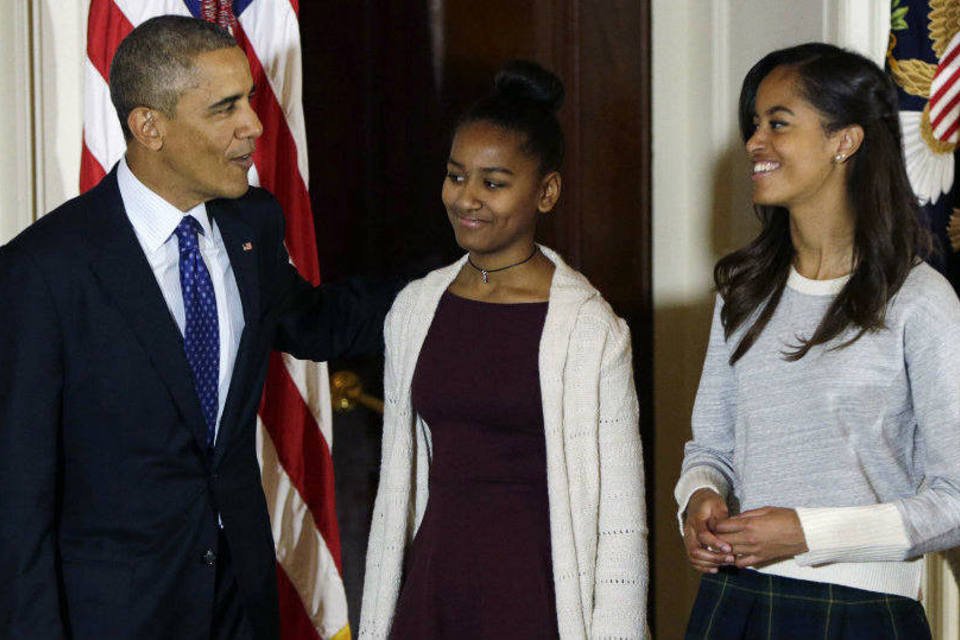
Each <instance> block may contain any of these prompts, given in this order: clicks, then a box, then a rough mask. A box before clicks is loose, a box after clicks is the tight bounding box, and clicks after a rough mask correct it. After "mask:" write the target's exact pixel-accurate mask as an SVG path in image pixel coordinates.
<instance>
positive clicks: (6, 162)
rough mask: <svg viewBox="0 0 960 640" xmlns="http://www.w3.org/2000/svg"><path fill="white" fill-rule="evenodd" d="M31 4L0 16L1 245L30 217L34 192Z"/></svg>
mask: <svg viewBox="0 0 960 640" xmlns="http://www.w3.org/2000/svg"><path fill="white" fill-rule="evenodd" d="M31 8H32V7H31V5H30V3H26V2H16V3H10V5H7V7H6V9H5V10H4V11H3V14H4V16H5V17H6V18H7V19H5V20H0V56H2V57H3V59H4V60H5V61H6V62H7V64H5V65H3V67H2V70H0V82H2V84H3V86H4V87H5V90H4V91H3V92H2V93H0V109H2V112H3V113H4V114H6V118H5V122H6V131H5V137H6V139H7V140H8V141H9V143H10V144H9V151H10V152H11V153H9V154H8V155H5V156H4V157H2V158H0V176H2V177H0V244H3V243H6V242H7V241H8V240H10V239H11V238H13V236H15V235H16V234H17V233H19V232H20V231H22V230H23V229H24V228H25V227H27V225H29V224H30V222H32V221H33V212H34V201H35V190H34V172H33V155H34V154H33V136H32V135H31V134H32V130H33V126H32V111H33V110H32V103H31V79H32V75H31V67H32V61H33V56H32V51H31Z"/></svg>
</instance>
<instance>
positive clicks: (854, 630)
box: [686, 568, 930, 640]
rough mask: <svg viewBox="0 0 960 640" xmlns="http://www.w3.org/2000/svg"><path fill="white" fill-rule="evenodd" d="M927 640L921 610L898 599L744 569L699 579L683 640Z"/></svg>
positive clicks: (928, 636)
mask: <svg viewBox="0 0 960 640" xmlns="http://www.w3.org/2000/svg"><path fill="white" fill-rule="evenodd" d="M887 638H889V639H891V640H894V639H895V640H930V626H929V624H928V623H927V617H926V615H925V614H924V612H923V607H922V606H921V605H920V603H919V602H917V601H916V600H912V599H910V598H904V597H902V596H896V595H890V594H885V593H877V592H876V591H864V590H861V589H852V588H850V587H843V586H840V585H836V584H829V583H826V582H810V581H808V580H796V579H793V578H783V577H780V576H772V575H767V574H763V573H759V572H757V571H751V570H749V569H739V570H738V569H732V568H731V569H721V570H720V571H719V572H718V573H716V574H708V575H704V576H703V577H702V578H701V580H700V591H699V592H698V593H697V600H696V602H695V603H694V605H693V612H692V613H691V615H690V622H689V623H688V625H687V634H686V639H687V640H708V639H709V640H755V639H758V640H759V639H763V640H794V639H796V640H812V639H817V640H820V639H823V640H886V639H887Z"/></svg>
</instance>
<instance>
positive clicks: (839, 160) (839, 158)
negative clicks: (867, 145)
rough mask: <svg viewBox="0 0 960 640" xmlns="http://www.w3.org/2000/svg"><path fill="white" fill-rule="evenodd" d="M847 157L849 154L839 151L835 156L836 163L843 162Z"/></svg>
mask: <svg viewBox="0 0 960 640" xmlns="http://www.w3.org/2000/svg"><path fill="white" fill-rule="evenodd" d="M846 159H847V156H845V155H843V154H842V153H838V154H837V155H835V156H833V161H834V163H836V164H841V163H842V162H843V161H844V160H846Z"/></svg>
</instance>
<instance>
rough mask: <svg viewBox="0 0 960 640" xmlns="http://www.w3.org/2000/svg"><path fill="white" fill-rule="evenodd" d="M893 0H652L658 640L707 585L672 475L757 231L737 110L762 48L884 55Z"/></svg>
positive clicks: (666, 638) (677, 628) (678, 628)
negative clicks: (720, 304) (711, 342)
mask: <svg viewBox="0 0 960 640" xmlns="http://www.w3.org/2000/svg"><path fill="white" fill-rule="evenodd" d="M887 11H889V3H888V2H885V0H870V1H868V0H849V1H842V0H836V1H820V0H792V1H791V2H777V1H771V0H653V190H654V194H653V238H654V246H653V260H654V268H653V278H654V313H655V319H654V362H655V365H654V367H655V372H654V379H655V381H654V384H655V389H654V405H655V406H654V411H655V414H656V441H655V445H654V456H655V461H656V474H657V477H656V496H655V504H656V506H657V509H656V518H655V521H654V522H653V523H652V525H653V527H654V531H655V547H654V548H653V552H654V554H655V558H656V564H657V574H656V579H655V583H654V584H653V589H652V596H653V598H654V606H655V608H656V612H657V626H656V630H655V637H656V638H657V639H658V640H672V639H674V638H680V637H682V630H683V626H684V623H685V621H686V617H687V614H688V612H689V609H690V605H691V603H692V601H693V597H694V595H695V593H696V588H697V585H698V579H697V575H696V574H695V573H694V572H693V571H692V570H691V569H689V568H688V566H687V564H686V561H685V560H684V555H683V551H682V546H681V544H680V538H679V534H678V530H677V521H676V517H675V511H674V501H673V484H674V482H675V481H676V479H677V475H678V472H679V467H680V461H681V459H682V456H683V443H684V442H685V441H686V440H687V439H688V438H689V433H690V427H689V418H690V410H691V407H692V404H693V397H694V394H695V392H696V386H697V382H698V380H699V376H700V368H701V365H702V362H703V354H704V349H705V345H706V339H707V333H708V329H709V321H710V314H711V311H712V306H713V283H712V269H713V264H714V262H715V261H716V260H717V258H719V257H720V256H721V255H723V254H724V253H726V252H728V251H730V250H732V249H734V248H735V247H737V246H739V245H740V244H742V243H744V242H745V241H746V240H747V239H749V238H750V236H751V235H752V234H753V233H754V231H755V223H754V219H753V213H752V210H751V208H750V205H749V180H748V178H747V164H746V157H745V154H744V153H743V151H742V147H741V144H740V141H739V137H738V136H739V134H738V133H737V124H736V108H737V100H738V97H739V92H740V83H741V81H742V79H743V76H744V75H745V73H746V72H747V70H748V69H749V68H750V66H751V65H752V64H753V63H754V62H756V61H757V60H758V59H759V58H760V57H762V56H763V54H765V53H767V52H769V51H771V50H773V49H777V48H782V47H785V46H789V45H791V44H797V43H800V42H805V41H809V40H827V41H830V42H834V43H837V44H841V45H844V46H850V47H852V48H855V49H858V50H860V51H862V52H864V53H867V54H868V55H873V57H874V58H875V59H876V58H878V53H879V52H882V51H883V50H884V46H885V44H886V31H887V29H888V26H887V24H886V20H887V18H886V12H887Z"/></svg>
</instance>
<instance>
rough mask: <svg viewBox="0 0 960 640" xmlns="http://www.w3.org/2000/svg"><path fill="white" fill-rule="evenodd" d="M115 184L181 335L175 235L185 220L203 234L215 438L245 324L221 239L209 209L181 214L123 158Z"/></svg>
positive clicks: (198, 208) (182, 314) (183, 321)
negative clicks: (215, 343) (214, 369)
mask: <svg viewBox="0 0 960 640" xmlns="http://www.w3.org/2000/svg"><path fill="white" fill-rule="evenodd" d="M117 185H118V186H119V187H120V197H121V198H122V199H123V206H124V208H125V209H126V211H127V217H128V218H129V219H130V223H131V224H132V225H133V230H134V232H135V233H136V235H137V240H139V242H140V247H141V248H142V249H143V253H144V254H145V255H146V257H147V262H149V263H150V268H151V269H153V275H154V276H155V277H156V279H157V284H158V285H160V290H161V291H162V292H163V297H164V299H165V300H166V301H167V307H168V308H169V309H170V314H171V315H172V316H173V319H174V320H175V321H176V323H177V327H179V328H180V335H181V336H182V335H183V331H184V325H185V324H186V312H185V311H184V308H183V293H182V292H181V290H180V251H179V245H178V242H177V238H176V235H175V234H174V230H175V229H176V228H177V225H178V224H180V221H181V220H182V219H183V217H184V216H192V217H194V218H196V220H197V222H199V223H200V226H201V228H202V229H203V233H201V234H200V235H199V237H198V238H197V241H198V243H199V246H200V255H201V256H202V257H203V262H204V264H205V265H206V266H207V271H209V272H210V279H211V280H212V281H213V293H214V295H215V296H216V298H217V323H218V325H219V333H220V367H219V369H220V371H219V374H220V377H219V384H218V394H217V395H218V398H217V400H218V401H219V407H218V409H217V424H216V433H217V434H219V433H220V419H221V417H222V416H223V405H224V403H225V401H226V399H227V391H228V390H229V389H230V378H231V377H232V374H233V365H234V362H235V361H236V359H237V348H238V347H239V346H240V334H241V333H242V332H243V324H244V322H243V307H242V306H241V302H240V290H239V289H238V288H237V280H236V278H235V277H234V275H233V268H232V267H231V266H230V258H229V256H228V255H227V250H226V247H224V244H223V237H222V236H221V235H220V230H219V229H218V228H217V224H216V222H214V221H213V220H212V219H211V218H210V216H208V215H207V208H206V206H205V205H204V204H203V203H200V204H198V205H197V206H195V207H194V208H193V209H190V210H189V211H187V212H183V211H180V210H179V209H177V208H176V207H175V206H173V205H172V204H170V203H169V202H167V201H166V200H164V199H163V198H162V197H160V196H159V195H157V194H156V193H155V192H153V191H151V190H150V189H149V188H148V187H147V186H146V185H145V184H143V183H142V182H140V180H139V179H137V177H136V176H135V175H133V172H132V171H130V167H128V166H127V161H126V158H122V159H121V160H120V163H119V165H118V167H117Z"/></svg>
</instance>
